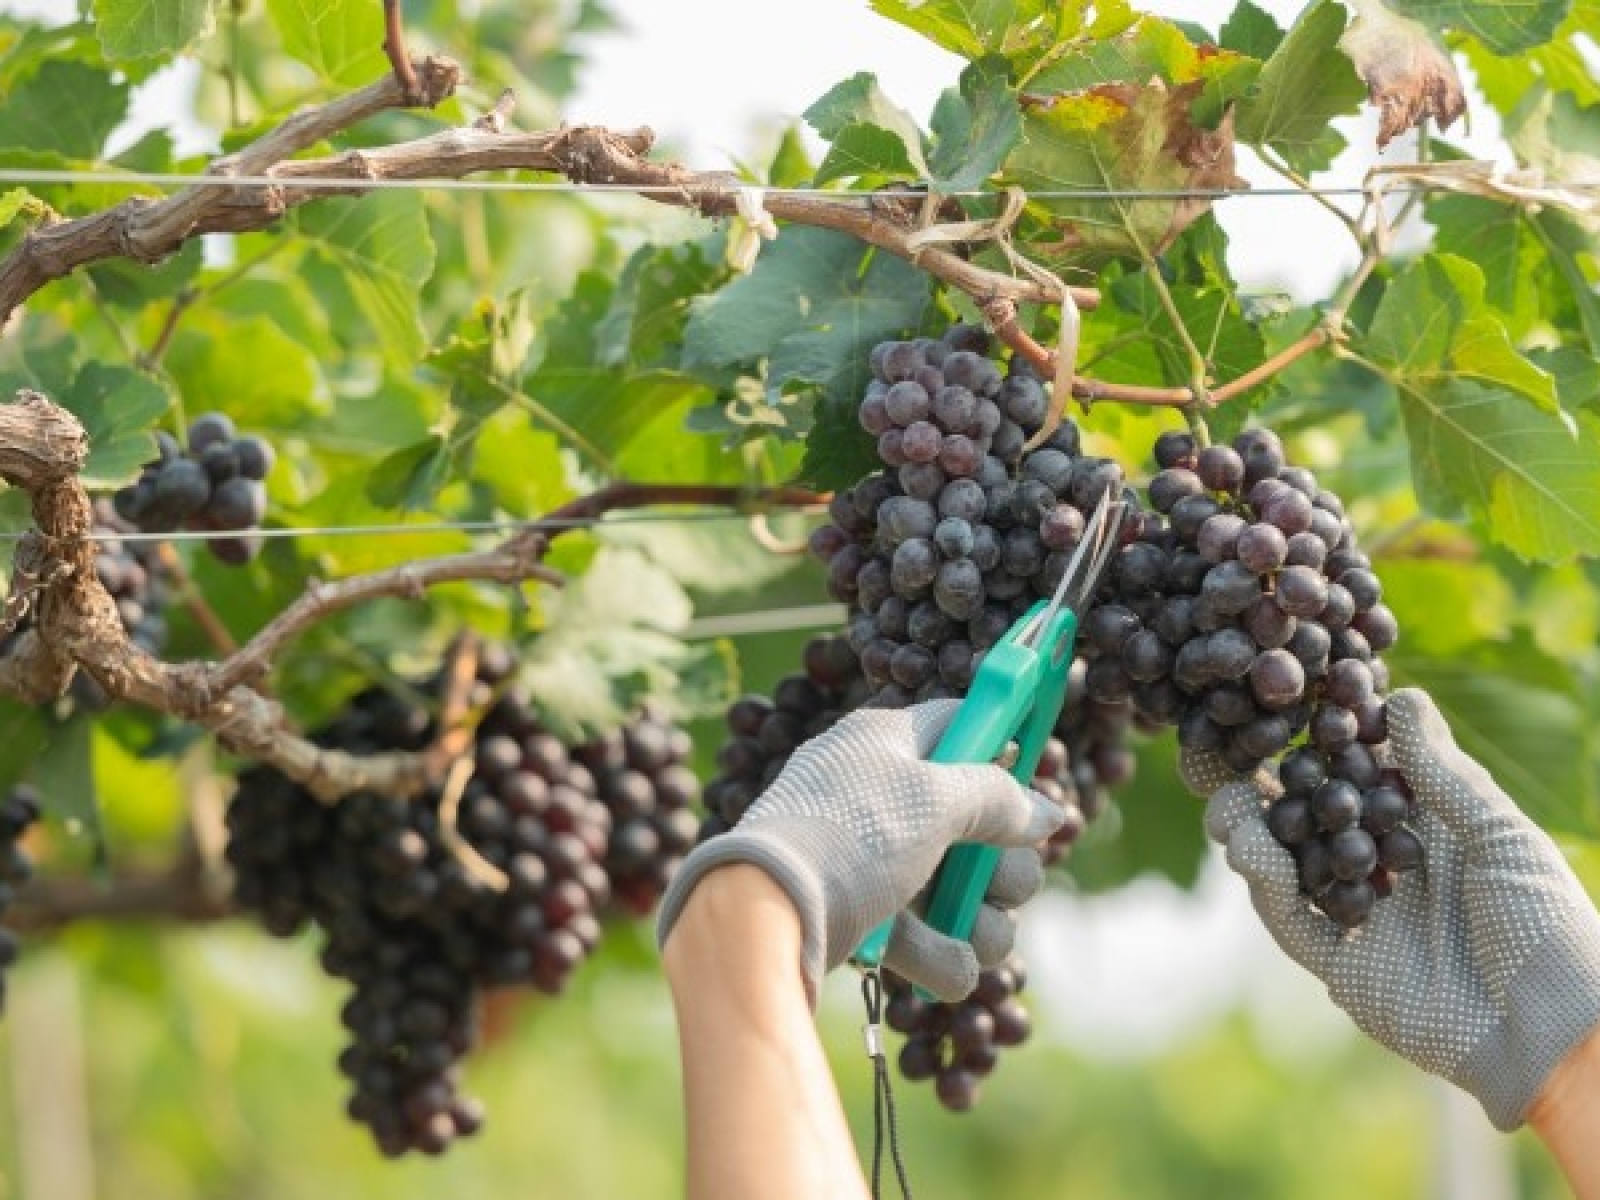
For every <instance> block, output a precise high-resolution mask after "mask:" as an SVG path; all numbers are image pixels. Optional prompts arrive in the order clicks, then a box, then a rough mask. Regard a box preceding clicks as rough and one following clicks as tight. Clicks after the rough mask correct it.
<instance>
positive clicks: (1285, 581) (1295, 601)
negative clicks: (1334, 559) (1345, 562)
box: [1277, 492, 1328, 617]
mask: <svg viewBox="0 0 1600 1200" xmlns="http://www.w3.org/2000/svg"><path fill="white" fill-rule="evenodd" d="M1295 494H1296V495H1299V493H1298V492H1297V493H1295ZM1277 596H1278V606H1279V607H1280V608H1282V609H1283V611H1284V612H1286V613H1288V614H1289V615H1290V616H1292V617H1314V616H1316V615H1317V614H1318V613H1320V612H1321V611H1322V606H1323V605H1324V604H1326V603H1327V602H1328V582H1327V580H1325V579H1324V578H1323V577H1322V576H1321V575H1320V574H1318V573H1317V572H1316V571H1314V570H1313V569H1312V568H1310V567H1285V568H1284V569H1283V570H1281V571H1279V572H1278V577H1277Z"/></svg>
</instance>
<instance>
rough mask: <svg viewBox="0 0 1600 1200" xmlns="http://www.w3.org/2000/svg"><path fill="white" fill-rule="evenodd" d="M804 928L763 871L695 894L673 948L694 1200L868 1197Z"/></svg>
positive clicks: (722, 879)
mask: <svg viewBox="0 0 1600 1200" xmlns="http://www.w3.org/2000/svg"><path fill="white" fill-rule="evenodd" d="M800 937H801V931H800V921H799V918H798V916H797V915H796V913H795V910H794V907H793V905H792V903H791V902H790V900H789V898H788V897H787V896H786V895H785V894H784V892H783V891H782V890H781V889H780V888H779V887H778V886H777V885H776V884H775V883H773V882H772V880H771V879H769V878H768V877H767V876H766V875H765V874H764V873H762V872H761V871H760V870H758V869H756V868H754V867H748V866H728V867H723V868H720V869H718V870H716V871H714V872H712V873H711V874H709V875H707V876H706V878H705V879H704V880H703V881H702V882H701V883H700V884H699V886H698V887H696V888H695V890H694V893H693V895H692V896H691V897H690V899H689V901H688V903H687V904H686V906H685V908H684V911H683V913H682V915H681V916H680V917H679V919H678V921H677V923H676V925H675V926H674V928H673V930H672V934H671V937H670V938H669V939H668V941H667V944H666V946H665V948H664V952H663V959H664V962H665V965H666V972H667V979H668V982H669V983H670V985H671V988H672V995H673V1002H674V1004H675V1006H676V1008H677V1014H678V1032H679V1041H680V1043H681V1046H682V1055H683V1077H684V1101H685V1110H686V1112H687V1121H688V1145H689V1150H688V1160H689V1161H688V1177H689V1197H690V1200H735V1198H737V1200H751V1198H757V1197H759V1198H761V1200H789V1198H790V1197H793V1198H795V1200H799V1198H801V1197H807V1198H810V1197H816V1196H828V1197H840V1198H842V1200H851V1198H852V1197H865V1196H866V1194H867V1189H866V1182H865V1180H864V1178H863V1177H862V1174H861V1168H860V1165H859V1163H858V1161H857V1158H856V1152H855V1147H854V1144H853V1143H852V1141H851V1138H850V1131H849V1127H848V1126H847V1125H846V1123H845V1118H844V1112H843V1109H842V1107H841V1106H840V1102H839V1096H838V1092H837V1091H836V1090H835V1088H834V1084H833V1078H832V1075H831V1074H830V1072H829V1069H828V1063H827V1059H826V1058H825V1056H824V1055H823V1051H822V1045H821V1042H820V1041H819V1040H818V1038H817V1034H816V1028H815V1025H814V1024H813V1021H812V1016H811V1011H810V1008H809V1006H808V1004H807V1001H806V993H805V988H804V984H803V981H802V978H801V974H800V970H799V965H798V964H799V961H800Z"/></svg>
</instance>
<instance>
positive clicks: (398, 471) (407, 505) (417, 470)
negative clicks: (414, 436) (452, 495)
mask: <svg viewBox="0 0 1600 1200" xmlns="http://www.w3.org/2000/svg"><path fill="white" fill-rule="evenodd" d="M453 466H454V463H453V461H452V458H451V454H450V447H449V445H448V444H447V443H446V442H445V440H444V438H442V437H440V436H439V435H438V434H436V433H433V434H429V435H428V436H427V437H425V438H423V439H422V440H421V441H419V442H414V443H413V444H412V445H409V446H406V447H403V448H402V449H399V450H396V451H395V452H394V453H393V454H390V455H387V456H386V457H385V458H383V459H382V460H381V461H379V462H378V464H377V465H376V466H374V467H373V468H372V470H371V472H370V474H368V476H367V489H366V494H367V499H368V500H370V501H371V502H372V503H373V504H375V505H377V506H378V507H379V508H390V509H401V510H403V511H406V512H416V511H419V510H422V509H426V508H428V507H429V506H430V505H431V504H432V503H433V502H434V500H435V498H437V496H438V494H439V489H440V488H442V487H444V485H445V484H447V483H449V482H450V476H451V473H452V467H453Z"/></svg>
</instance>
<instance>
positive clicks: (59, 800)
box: [28, 712, 106, 865]
mask: <svg viewBox="0 0 1600 1200" xmlns="http://www.w3.org/2000/svg"><path fill="white" fill-rule="evenodd" d="M46 736H47V740H46V742H45V745H44V748H43V749H42V750H41V751H40V752H39V754H38V756H37V757H35V758H34V760H33V765H32V767H31V768H30V770H29V771H28V778H29V780H30V781H31V782H32V783H33V784H34V786H35V787H37V788H38V789H39V793H40V796H41V797H42V798H44V801H45V812H46V813H47V814H48V816H49V818H50V819H51V820H52V821H55V822H58V823H59V824H60V825H61V826H62V827H63V828H64V829H66V830H67V832H68V833H69V834H71V835H72V836H73V837H87V838H88V839H89V840H88V848H89V856H90V859H91V861H93V862H94V863H95V864H97V865H103V864H104V862H105V855H106V847H105V840H104V837H103V836H102V833H103V831H102V830H101V827H100V794H99V792H98V791H97V790H96V788H95V783H94V745H93V737H94V719H93V718H92V717H90V716H89V715H88V714H87V713H81V712H80V713H77V714H75V715H73V716H71V717H68V718H67V719H66V720H65V721H57V722H51V723H50V724H49V726H48V728H47V731H46Z"/></svg>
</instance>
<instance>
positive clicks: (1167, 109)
mask: <svg viewBox="0 0 1600 1200" xmlns="http://www.w3.org/2000/svg"><path fill="white" fill-rule="evenodd" d="M1202 90H1203V85H1202V84H1201V82H1200V81H1198V80H1195V81H1191V82H1189V83H1184V84H1179V85H1177V86H1175V87H1171V88H1169V87H1168V86H1167V85H1166V84H1164V83H1162V82H1161V81H1160V80H1155V81H1153V82H1151V83H1150V84H1148V85H1146V86H1142V87H1139V86H1135V85H1132V84H1127V83H1112V84H1104V85H1102V86H1100V87H1096V88H1092V89H1090V90H1089V91H1086V92H1076V93H1072V94H1070V95H1063V96H1057V97H1054V98H1052V99H1049V100H1043V101H1035V102H1032V103H1026V104H1025V105H1024V110H1023V118H1022V124H1023V141H1022V144H1021V145H1020V146H1018V147H1017V149H1016V150H1014V151H1013V152H1012V154H1011V157H1010V159H1009V161H1008V162H1007V164H1006V179H1007V182H1010V183H1016V184H1018V185H1019V186H1021V187H1022V188H1024V189H1026V190H1027V191H1029V192H1052V193H1054V192H1072V191H1086V190H1088V191H1116V192H1122V191H1181V190H1185V189H1212V188H1235V187H1242V186H1244V183H1243V181H1242V180H1241V179H1239V178H1238V177H1237V175H1235V173H1234V169H1233V163H1234V159H1233V133H1232V129H1231V124H1232V122H1231V120H1230V119H1228V118H1224V120H1223V121H1222V123H1221V124H1220V125H1219V126H1218V128H1217V129H1215V130H1207V129H1202V128H1200V127H1198V126H1197V125H1195V123H1194V122H1193V121H1192V120H1191V119H1190V107H1191V105H1192V104H1193V103H1194V101H1195V100H1196V98H1197V97H1198V96H1199V95H1200V93H1201V91H1202ZM1209 207H1210V202H1209V201H1207V200H1203V199H1202V200H1195V199H1187V198H1186V199H1161V200H1151V201H1145V202H1140V203H1128V202H1124V201H1117V200H1113V201H1109V202H1108V201H1105V200H1099V199H1088V200H1073V199H1070V198H1068V197H1061V196H1051V197H1048V198H1041V199H1035V200H1033V201H1031V202H1030V203H1029V205H1028V208H1027V217H1028V219H1027V220H1026V221H1025V222H1024V226H1023V231H1022V233H1023V237H1024V239H1025V241H1026V245H1027V249H1028V250H1029V251H1030V252H1031V253H1033V254H1036V255H1038V256H1040V257H1042V258H1044V259H1045V260H1046V261H1047V262H1049V263H1051V264H1052V265H1055V266H1064V267H1068V268H1077V267H1087V266H1093V265H1097V264H1099V263H1101V262H1103V261H1105V260H1106V259H1107V258H1111V257H1117V256H1134V257H1137V256H1138V255H1139V254H1140V253H1141V252H1148V253H1151V254H1159V253H1160V252H1161V251H1162V250H1164V249H1165V248H1166V247H1167V246H1169V245H1170V244H1171V243H1172V241H1173V240H1174V239H1175V238H1176V237H1177V236H1178V235H1179V234H1180V233H1182V232H1183V230H1184V229H1185V228H1186V227H1187V226H1188V225H1189V224H1190V223H1191V222H1193V221H1194V220H1196V219H1197V218H1198V217H1200V216H1201V215H1202V214H1203V213H1205V212H1206V211H1207V210H1208V209H1209Z"/></svg>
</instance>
